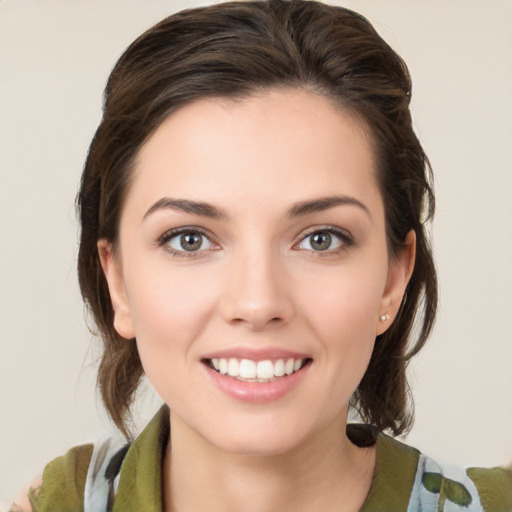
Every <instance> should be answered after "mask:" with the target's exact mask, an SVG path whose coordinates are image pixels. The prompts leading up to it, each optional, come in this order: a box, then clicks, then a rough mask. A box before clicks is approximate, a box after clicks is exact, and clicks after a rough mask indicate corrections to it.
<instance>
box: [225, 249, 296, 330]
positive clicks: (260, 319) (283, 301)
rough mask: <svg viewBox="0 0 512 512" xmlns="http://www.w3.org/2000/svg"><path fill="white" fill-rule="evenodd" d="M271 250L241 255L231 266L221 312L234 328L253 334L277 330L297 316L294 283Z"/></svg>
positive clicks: (232, 260) (235, 258) (231, 262)
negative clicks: (244, 328)
mask: <svg viewBox="0 0 512 512" xmlns="http://www.w3.org/2000/svg"><path fill="white" fill-rule="evenodd" d="M284 270H285V269H284V268H283V262H281V261H280V258H279V256H278V255H277V254H275V253H273V252H272V251H271V249H268V250H266V251H265V250H262V251H257V252H255V251H253V252H252V253H251V254H247V252H245V253H244V254H239V255H238V256H237V257H233V258H232V259H231V261H230V262H229V270H228V276H227V279H226V287H225V289H224V295H223V297H222V299H221V302H220V309H221V312H222V316H223V317H224V319H225V320H226V321H227V322H228V323H230V324H242V325H245V326H246V327H247V328H248V329H250V330H252V331H261V330H266V329H269V328H275V327H278V326H280V325H283V324H286V323H287V322H289V320H290V319H291V317H292V315H293V305H292V301H291V297H290V284H291V283H290V281H289V277H288V275H287V273H286V272H285V271H284Z"/></svg>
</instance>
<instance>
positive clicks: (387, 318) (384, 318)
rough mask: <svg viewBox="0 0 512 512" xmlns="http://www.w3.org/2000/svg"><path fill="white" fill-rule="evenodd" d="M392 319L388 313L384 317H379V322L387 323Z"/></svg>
mask: <svg viewBox="0 0 512 512" xmlns="http://www.w3.org/2000/svg"><path fill="white" fill-rule="evenodd" d="M390 318H391V317H390V316H389V315H388V314H387V313H386V314H384V315H380V316H379V320H380V321H381V322H382V323H384V322H387V321H388V320H389V319H390Z"/></svg>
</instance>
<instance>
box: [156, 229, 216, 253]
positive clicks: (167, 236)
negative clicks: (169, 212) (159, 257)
mask: <svg viewBox="0 0 512 512" xmlns="http://www.w3.org/2000/svg"><path fill="white" fill-rule="evenodd" d="M180 235H199V236H201V237H204V238H206V239H207V240H208V241H209V242H210V243H211V244H213V245H215V242H213V241H212V238H213V237H212V236H211V235H210V234H209V233H208V232H206V231H205V230H203V229H201V228H196V227H183V228H178V229H172V230H170V231H167V232H166V233H164V234H163V235H162V236H161V237H160V238H159V239H158V241H157V245H158V246H159V247H164V246H165V250H166V251H167V252H169V253H170V254H171V255H172V256H174V257H177V258H197V257H198V256H199V255H200V254H201V253H202V252H204V250H202V251H185V250H183V251H179V250H176V249H174V248H172V247H171V246H170V245H169V242H170V241H171V240H172V239H173V238H176V237H178V236H180Z"/></svg>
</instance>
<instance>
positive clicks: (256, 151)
mask: <svg viewBox="0 0 512 512" xmlns="http://www.w3.org/2000/svg"><path fill="white" fill-rule="evenodd" d="M335 193H337V194H351V195H358V196H361V197H360V198H361V199H366V200H367V201H375V200H377V201H379V202H380V194H379V192H378V187H377V182H376V179H375V163H374V154H373V150H372V147H371V141H370V137H369V135H368V130H367V129H366V125H365V124H364V122H362V121H361V120H360V119H358V118H357V117H356V116H355V115H353V114H351V113H349V112H347V111H346V110H344V109H342V108H341V107H339V106H336V105H334V104H333V102H331V101H330V100H329V99H327V98H325V97H323V96H320V95H317V94H314V93H311V92H307V91H304V90H297V89H285V90H269V91H265V92H262V93H258V94H254V95H251V96H249V97H246V98H243V99H236V100H233V99H225V98H205V99H200V100H196V101H194V102H192V103H190V104H188V105H186V106H184V107H182V108H180V109H179V110H177V111H176V112H174V113H173V114H171V115H170V116H169V117H168V118H167V119H166V120H165V121H164V122H163V123H162V124H161V126H160V127H159V128H158V129H157V130H156V131H155V133H154V134H153V135H152V136H151V137H150V138H149V140H148V141H147V142H146V144H145V145H144V146H143V147H142V149H141V151H140V153H139V155H138V158H137V161H136V165H135V170H134V176H133V180H132V186H131V190H130V191H129V192H128V197H127V202H130V200H133V199H136V200H137V201H138V202H140V203H141V207H143V203H145V204H148V203H149V202H152V201H154V200H155V199H158V196H163V195H170V196H172V197H184V198H187V199H195V200H207V201H209V202H213V203H216V202H218V201H223V202H229V201H230V199H235V198H238V199H240V198H242V199H244V200H245V201H246V202H247V203H246V205H248V204H250V203H251V202H254V201H256V202H257V201H260V202H261V203H262V205H263V203H264V202H265V201H264V199H265V198H268V197H272V198H273V204H275V203H276V202H281V203H283V207H284V203H291V202H294V201H300V200H303V199H304V197H307V196H308V197H310V196H312V195H316V196H319V197H320V196H327V195H333V194H335ZM130 196H132V199H130Z"/></svg>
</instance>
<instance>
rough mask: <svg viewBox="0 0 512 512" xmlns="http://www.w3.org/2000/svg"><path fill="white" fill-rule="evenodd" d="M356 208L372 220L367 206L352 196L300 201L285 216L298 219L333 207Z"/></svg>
mask: <svg viewBox="0 0 512 512" xmlns="http://www.w3.org/2000/svg"><path fill="white" fill-rule="evenodd" d="M344 205H349V206H357V207H358V208H361V209H362V210H363V211H364V212H365V213H366V214H367V215H368V217H370V219H371V218H372V216H371V214H370V210H369V209H368V208H367V206H366V205H365V204H364V203H362V202H361V201H359V200H358V199H356V198H355V197H352V196H344V195H337V196H328V197H320V198H318V199H313V200H311V201H301V202H300V203H297V204H295V205H293V206H292V207H291V208H290V209H289V210H288V213H287V214H286V216H287V217H288V218H292V217H299V216H302V215H309V214H311V213H317V212H322V211H324V210H328V209H330V208H334V207H335V206H344Z"/></svg>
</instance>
